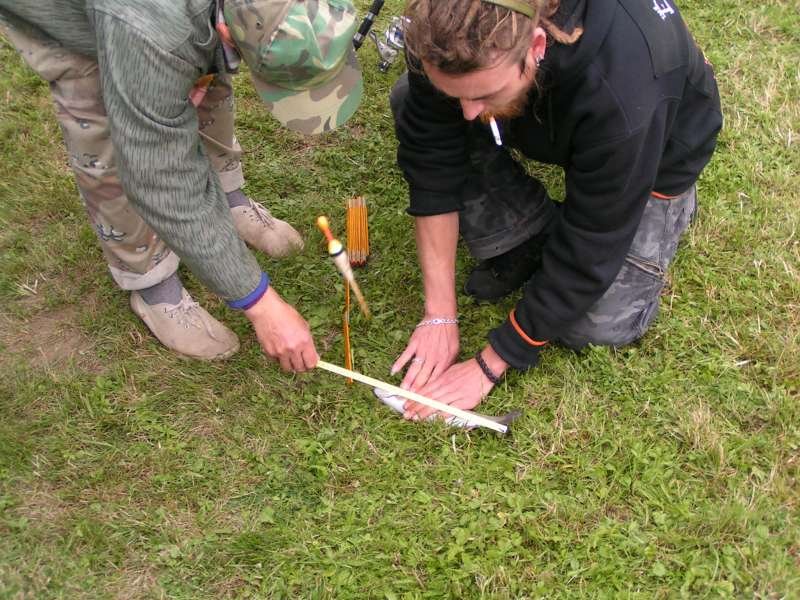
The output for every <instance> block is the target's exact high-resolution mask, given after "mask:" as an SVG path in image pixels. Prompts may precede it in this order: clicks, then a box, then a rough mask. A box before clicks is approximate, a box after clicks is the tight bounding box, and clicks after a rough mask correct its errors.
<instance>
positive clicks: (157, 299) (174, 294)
mask: <svg viewBox="0 0 800 600" xmlns="http://www.w3.org/2000/svg"><path fill="white" fill-rule="evenodd" d="M182 289H183V284H182V283H181V280H180V278H179V277H178V273H173V274H172V275H171V276H169V277H167V278H166V279H165V280H164V281H162V282H161V283H157V284H155V285H153V286H151V287H149V288H145V289H143V290H139V294H140V295H141V296H142V298H143V299H144V301H145V302H146V303H147V304H150V305H151V306H152V305H153V304H178V302H180V301H181V297H182V294H181V290H182Z"/></svg>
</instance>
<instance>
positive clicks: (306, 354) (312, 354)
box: [302, 346, 319, 371]
mask: <svg viewBox="0 0 800 600" xmlns="http://www.w3.org/2000/svg"><path fill="white" fill-rule="evenodd" d="M302 357H303V364H304V365H305V370H306V371H310V370H311V369H313V368H314V367H316V366H317V363H318V362H319V354H317V351H316V349H315V348H314V347H313V346H312V347H311V348H306V349H305V350H303V352H302Z"/></svg>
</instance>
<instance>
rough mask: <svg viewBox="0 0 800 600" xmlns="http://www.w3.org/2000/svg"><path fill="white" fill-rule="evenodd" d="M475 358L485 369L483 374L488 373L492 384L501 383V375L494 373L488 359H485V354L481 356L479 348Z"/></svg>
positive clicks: (487, 375) (482, 368) (487, 377)
mask: <svg viewBox="0 0 800 600" xmlns="http://www.w3.org/2000/svg"><path fill="white" fill-rule="evenodd" d="M475 360H476V361H478V366H479V367H480V368H481V371H483V374H484V375H486V379H488V380H489V381H491V382H492V385H497V384H498V383H500V377H498V376H497V375H495V374H494V373H492V370H491V369H490V368H489V365H487V364H486V361H485V360H483V356H481V351H480V350H478V351H477V352H476V353H475Z"/></svg>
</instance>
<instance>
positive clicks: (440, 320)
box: [414, 317, 458, 329]
mask: <svg viewBox="0 0 800 600" xmlns="http://www.w3.org/2000/svg"><path fill="white" fill-rule="evenodd" d="M428 325H458V318H454V319H449V318H447V317H436V318H435V319H425V320H424V321H420V322H419V323H417V326H416V327H415V328H414V329H419V328H420V327H427V326H428Z"/></svg>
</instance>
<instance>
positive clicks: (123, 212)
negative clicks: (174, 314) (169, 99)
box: [0, 21, 244, 290]
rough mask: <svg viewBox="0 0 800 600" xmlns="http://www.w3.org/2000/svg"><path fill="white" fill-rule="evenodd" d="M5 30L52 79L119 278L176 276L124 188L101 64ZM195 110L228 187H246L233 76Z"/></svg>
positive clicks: (217, 82)
mask: <svg viewBox="0 0 800 600" xmlns="http://www.w3.org/2000/svg"><path fill="white" fill-rule="evenodd" d="M0 35H3V36H5V37H6V38H7V39H8V40H9V41H10V42H11V43H12V44H13V45H14V46H15V47H16V48H17V50H18V51H19V53H20V55H21V56H22V58H23V59H24V60H25V62H26V63H27V64H28V66H30V68H31V69H33V70H34V71H35V72H36V73H37V74H38V75H39V76H40V77H42V78H43V79H45V80H46V81H47V82H48V84H49V85H50V92H51V95H52V97H53V102H54V104H55V107H56V118H57V119H58V122H59V125H60V126H61V130H62V132H63V136H64V142H65V145H66V147H67V153H68V156H69V161H70V166H71V168H72V170H73V172H74V174H75V180H76V184H77V187H78V191H79V193H80V196H81V199H82V200H83V202H84V205H85V206H86V211H87V213H88V216H89V219H90V221H91V223H92V226H93V228H94V230H95V232H96V233H97V237H98V240H99V242H100V247H101V248H102V250H103V254H104V256H105V258H106V261H107V262H108V268H109V271H110V272H111V276H112V277H113V278H114V281H115V282H116V283H117V285H119V286H120V287H121V288H122V289H126V290H138V289H144V288H147V287H150V286H152V285H154V284H156V283H159V282H160V281H163V280H164V279H166V278H167V277H169V276H171V275H172V274H173V273H174V272H175V270H176V269H177V268H178V257H177V255H176V254H175V253H174V252H172V251H171V250H170V248H169V247H167V246H166V244H165V243H164V242H163V241H162V240H161V239H160V238H159V237H158V236H157V235H156V233H155V232H154V231H153V230H152V229H151V228H150V227H149V226H148V225H147V224H146V223H145V222H144V220H143V219H142V218H141V217H140V216H139V214H138V213H137V212H136V210H135V209H134V208H133V206H132V205H131V204H130V202H129V201H128V198H127V196H126V194H125V191H124V190H123V188H122V184H121V182H120V179H119V176H118V172H117V164H116V157H115V152H114V148H113V145H112V142H111V135H110V131H111V130H110V126H109V122H108V116H107V115H106V110H105V106H104V105H103V98H102V92H101V86H100V75H99V68H98V65H97V62H96V61H95V60H94V59H92V58H89V57H87V56H83V55H80V54H76V53H74V52H70V51H69V50H67V49H66V48H64V47H63V46H61V45H60V44H59V43H58V42H56V41H55V40H53V39H51V38H49V37H47V36H46V35H45V34H44V33H43V32H41V31H38V30H34V29H32V28H31V29H28V28H24V29H23V28H18V27H12V26H11V25H10V24H8V23H5V22H4V21H0ZM198 83H200V82H198ZM196 108H197V116H198V121H199V130H198V134H199V136H200V139H201V140H202V142H203V144H204V146H205V149H206V153H207V154H208V157H209V162H210V163H211V167H212V168H213V169H214V171H215V172H216V173H217V175H218V177H219V180H220V183H221V186H222V189H223V191H225V192H230V191H233V190H235V189H237V188H239V187H241V186H242V185H243V184H244V178H243V176H242V167H241V163H240V161H239V159H240V156H241V147H240V146H239V143H238V142H237V141H236V137H235V135H234V132H233V116H234V108H233V88H232V87H231V81H230V77H229V76H228V75H226V74H217V75H215V76H214V77H211V78H204V86H203V88H202V94H201V95H200V96H199V98H198V101H197V103H196Z"/></svg>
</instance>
